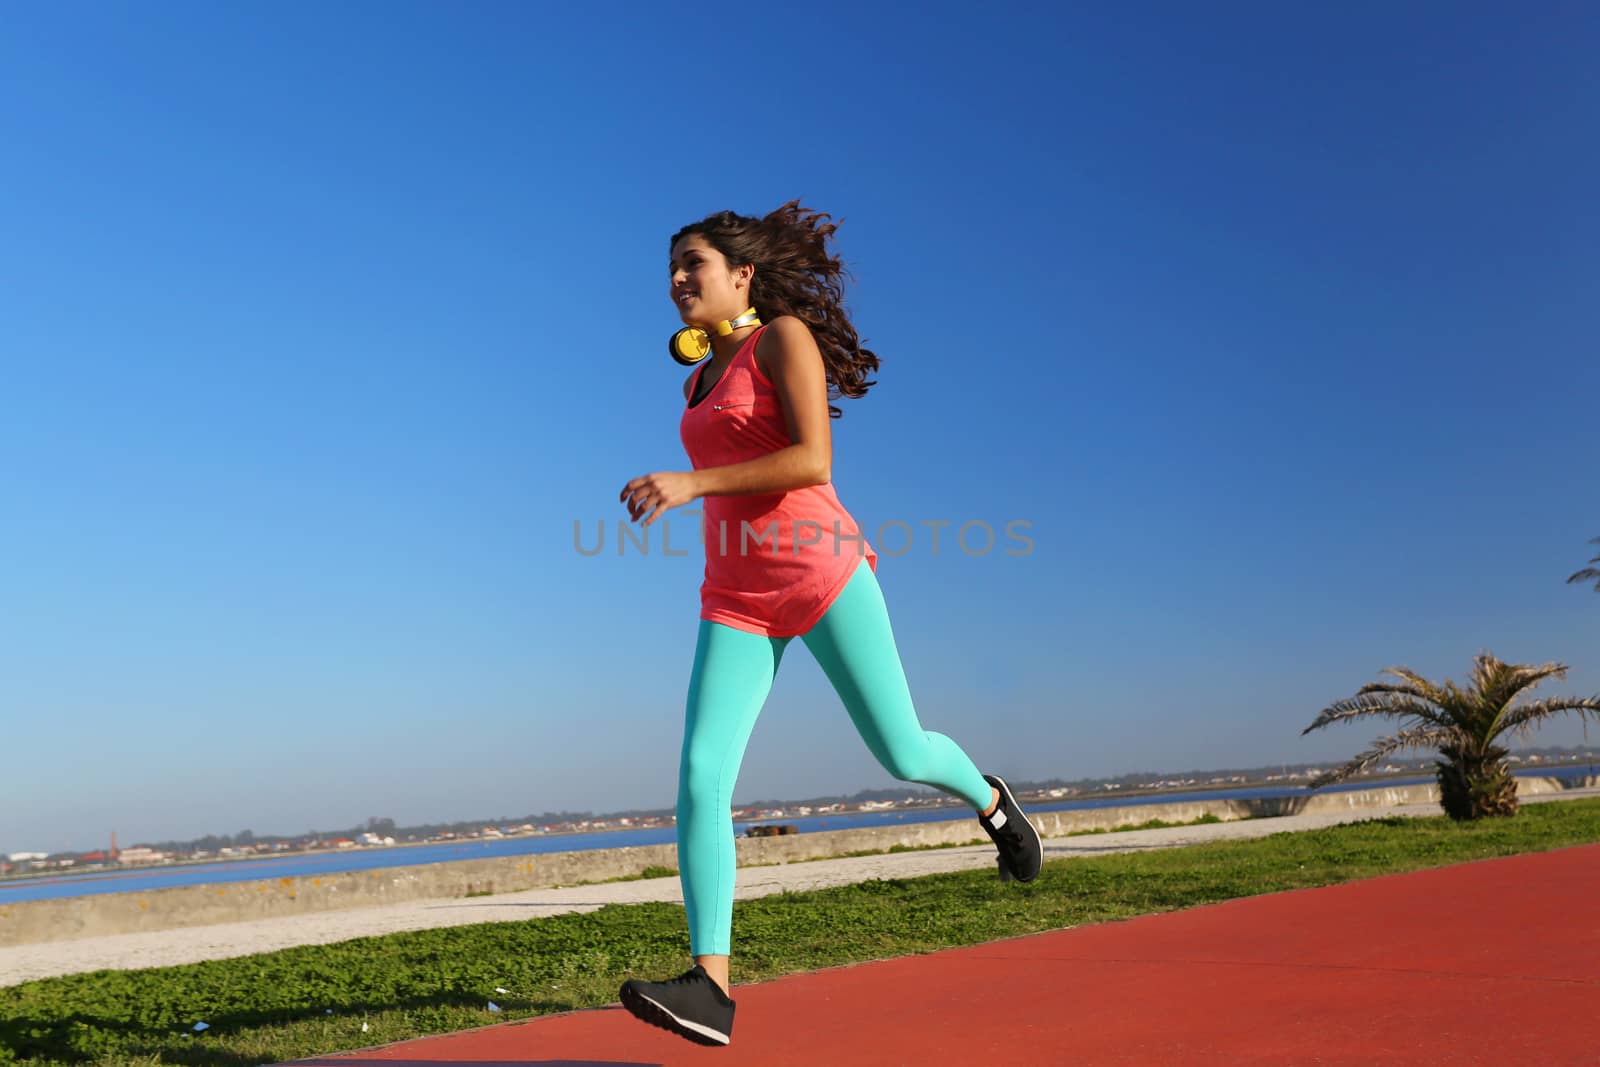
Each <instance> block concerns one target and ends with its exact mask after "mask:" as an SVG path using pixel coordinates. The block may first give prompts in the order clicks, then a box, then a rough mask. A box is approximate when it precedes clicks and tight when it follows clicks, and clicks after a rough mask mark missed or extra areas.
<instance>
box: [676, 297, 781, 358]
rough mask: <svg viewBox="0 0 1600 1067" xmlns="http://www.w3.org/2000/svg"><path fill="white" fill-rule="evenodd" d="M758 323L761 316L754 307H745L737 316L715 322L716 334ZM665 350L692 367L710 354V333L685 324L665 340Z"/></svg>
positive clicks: (720, 335) (727, 332)
mask: <svg viewBox="0 0 1600 1067" xmlns="http://www.w3.org/2000/svg"><path fill="white" fill-rule="evenodd" d="M760 325H761V316H759V315H757V314H756V309H755V308H746V309H745V310H744V311H743V312H742V313H740V314H739V315H738V316H736V317H734V318H731V319H723V320H722V321H721V322H719V323H717V327H716V329H717V336H718V337H726V336H728V335H729V334H731V333H732V332H733V331H734V330H740V329H743V328H744V327H746V326H760ZM667 351H668V352H670V353H672V358H673V359H675V360H677V361H678V362H679V363H681V364H683V365H684V366H685V367H692V366H694V365H695V364H696V363H699V362H700V361H701V360H702V359H705V358H706V357H707V356H709V355H710V354H711V335H710V334H708V333H706V331H704V330H702V329H701V328H700V327H698V326H685V327H684V328H683V329H681V330H679V331H678V332H677V333H675V334H673V335H672V338H671V339H670V340H669V341H667Z"/></svg>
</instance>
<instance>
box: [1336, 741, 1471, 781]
mask: <svg viewBox="0 0 1600 1067" xmlns="http://www.w3.org/2000/svg"><path fill="white" fill-rule="evenodd" d="M1461 739H1462V737H1461V731H1460V730H1458V729H1456V728H1455V727H1453V726H1452V727H1445V728H1440V727H1436V726H1418V727H1415V728H1413V729H1410V730H1401V731H1400V732H1399V733H1397V734H1394V735H1392V736H1390V737H1380V738H1378V740H1376V741H1374V742H1373V743H1372V747H1371V748H1369V749H1367V750H1366V751H1365V752H1362V753H1360V754H1359V755H1356V756H1352V757H1351V758H1350V759H1349V760H1348V761H1347V762H1345V763H1344V764H1342V765H1340V766H1338V767H1335V768H1334V769H1333V770H1331V771H1324V772H1323V773H1321V774H1319V775H1317V776H1316V777H1315V778H1313V779H1311V788H1312V789H1321V788H1322V787H1323V786H1325V785H1332V784H1333V783H1335V782H1342V781H1344V780H1345V779H1346V778H1348V777H1350V776H1351V775H1352V774H1360V773H1361V772H1362V771H1364V770H1366V769H1367V768H1368V767H1370V766H1372V765H1373V764H1374V763H1377V762H1378V761H1379V760H1381V759H1383V758H1385V757H1386V756H1389V755H1391V754H1393V753H1395V752H1399V751H1400V750H1401V749H1403V748H1439V747H1441V746H1443V745H1446V744H1449V743H1450V742H1452V741H1460V740H1461Z"/></svg>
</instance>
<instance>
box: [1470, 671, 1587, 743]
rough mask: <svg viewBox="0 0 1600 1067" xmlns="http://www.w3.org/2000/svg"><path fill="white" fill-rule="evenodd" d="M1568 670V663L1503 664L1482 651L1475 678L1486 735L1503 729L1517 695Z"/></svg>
mask: <svg viewBox="0 0 1600 1067" xmlns="http://www.w3.org/2000/svg"><path fill="white" fill-rule="evenodd" d="M1566 673H1567V665H1566V664H1565V663H1541V664H1538V665H1537V666H1535V665H1534V664H1531V663H1503V662H1501V661H1500V660H1499V659H1496V658H1495V657H1494V656H1493V655H1491V654H1489V653H1487V652H1484V653H1480V654H1479V655H1478V657H1477V658H1476V659H1475V660H1474V661H1473V667H1472V681H1473V685H1474V686H1475V687H1476V689H1477V693H1476V704H1477V706H1478V710H1479V713H1480V714H1481V715H1482V720H1481V721H1482V725H1483V731H1484V736H1485V737H1493V736H1494V735H1495V734H1497V733H1499V732H1500V731H1501V730H1502V729H1503V728H1504V727H1503V726H1502V725H1501V724H1502V722H1503V721H1504V720H1505V717H1506V716H1507V715H1509V714H1510V713H1511V709H1512V707H1513V705H1514V702H1515V701H1516V699H1517V694H1519V693H1521V692H1522V691H1523V690H1525V689H1532V688H1533V687H1534V686H1536V685H1538V684H1539V683H1540V682H1542V681H1544V680H1545V679H1546V678H1561V677H1565V675H1566Z"/></svg>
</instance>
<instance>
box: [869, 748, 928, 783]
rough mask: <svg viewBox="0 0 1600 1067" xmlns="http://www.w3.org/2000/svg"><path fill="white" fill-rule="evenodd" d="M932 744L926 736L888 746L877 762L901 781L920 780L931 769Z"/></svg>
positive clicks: (922, 779)
mask: <svg viewBox="0 0 1600 1067" xmlns="http://www.w3.org/2000/svg"><path fill="white" fill-rule="evenodd" d="M931 748H932V746H931V745H929V744H928V740H927V738H926V737H922V738H918V739H917V740H915V741H902V742H900V743H899V744H894V745H890V746H888V748H887V749H886V750H885V751H884V753H883V755H882V757H880V759H879V762H880V763H882V764H883V769H884V770H886V771H888V772H889V773H890V774H892V775H894V776H895V777H896V778H898V779H899V780H900V781H902V782H921V781H924V780H926V779H927V777H928V774H929V772H930V771H931V770H932V762H933V760H932V756H933V753H932V751H931Z"/></svg>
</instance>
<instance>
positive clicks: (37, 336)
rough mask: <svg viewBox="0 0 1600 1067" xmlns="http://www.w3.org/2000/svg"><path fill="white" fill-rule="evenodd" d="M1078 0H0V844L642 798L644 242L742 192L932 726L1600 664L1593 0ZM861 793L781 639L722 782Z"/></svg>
mask: <svg viewBox="0 0 1600 1067" xmlns="http://www.w3.org/2000/svg"><path fill="white" fill-rule="evenodd" d="M1123 7H1126V5H1123V6H1121V7H1119V6H1117V5H1112V8H1113V9H1106V8H1105V7H1104V5H1101V7H1100V9H1099V10H1093V11H1079V12H1076V13H1073V12H1066V13H1063V12H1062V11H1060V10H1059V9H1057V8H1055V7H1053V6H1052V7H1044V6H1041V7H1038V8H1035V9H1032V10H1025V9H1017V8H1012V9H1010V11H1009V13H1005V14H992V13H986V12H984V11H983V10H982V9H981V8H980V7H975V6H973V5H970V4H961V5H943V6H938V7H934V8H926V9H924V8H919V13H918V14H916V15H914V16H911V17H907V16H906V15H905V13H904V12H900V11H899V9H893V10H891V9H890V8H888V7H881V6H875V5H870V4H858V3H857V4H841V5H836V6H828V5H816V6H812V7H807V8H805V9H803V10H802V9H784V10H783V12H782V13H768V12H766V11H764V10H763V9H762V8H761V7H760V6H759V5H744V4H740V5H731V6H727V7H721V8H708V6H707V5H703V4H702V5H691V6H690V7H689V8H687V9H685V8H683V7H673V6H663V5H659V4H655V5H645V4H628V5H620V6H616V7H612V8H610V9H603V8H601V9H594V10H592V11H588V10H579V8H578V6H576V5H559V6H557V5H526V4H510V3H506V4H491V3H481V4H473V5H466V6H462V5H446V4H430V5H414V4H394V3H384V4H377V3H360V4H341V5H338V7H337V10H334V9H328V8H325V7H315V6H291V7H283V6H274V5H249V6H241V5H225V6H224V7H221V8H219V7H218V6H216V5H202V4H177V3H174V4H162V5H159V6H158V7H154V8H152V7H150V6H149V5H135V4H95V5H76V6H70V7H66V8H60V7H50V6H48V5H32V6H31V7H28V8H24V9H16V10H13V11H12V12H11V14H10V17H9V18H8V20H7V28H6V32H5V34H4V35H3V37H0V146H3V147H0V188H3V191H4V195H3V196H0V325H3V330H0V369H3V378H0V381H3V386H0V397H3V404H4V409H3V418H0V519H3V521H0V560H3V561H4V562H3V563H0V718H3V727H4V728H3V740H0V767H3V771H0V851H12V850H17V849H35V848H37V849H63V848H73V847H77V848H83V847H90V846H94V845H97V844H99V843H101V842H103V841H104V840H105V839H106V837H107V835H109V833H110V832H111V831H112V830H116V831H117V832H118V834H119V839H120V840H121V842H122V843H124V844H129V843H132V842H134V841H136V840H139V839H150V838H168V837H186V836H192V835H198V834H202V833H206V832H226V833H232V832H236V831H238V830H241V829H244V828H250V829H252V830H254V831H255V832H257V833H296V832H303V831H305V830H306V829H308V828H312V827H318V828H323V827H337V826H348V825H350V824H352V823H354V822H358V821H361V820H364V819H365V818H366V817H368V816H389V817H392V818H394V819H396V820H398V821H399V822H401V823H402V824H404V823H410V822H420V821H428V820H442V819H460V818H468V817H475V816H484V815H519V814H524V813H527V812H534V811H543V810H554V809H568V810H594V811H602V810H615V809H619V808H622V807H627V806H652V807H665V806H668V805H670V804H671V803H672V800H673V796H674V790H675V779H676V766H677V746H678V741H679V737H680V731H681V725H682V723H681V716H682V704H683V693H684V689H685V686H686V683H687V679H688V671H689V666H690V659H691V655H692V651H693V644H694V637H695V628H696V619H697V614H698V584H699V577H700V569H701V565H702V560H701V558H700V557H699V556H698V554H697V550H696V546H695V545H694V544H693V542H692V539H691V538H692V527H691V525H690V523H689V521H688V519H687V518H684V517H681V516H680V518H679V519H678V522H677V527H676V538H675V540H676V544H675V546H674V547H675V548H678V547H683V546H685V545H687V546H688V547H689V548H690V549H691V551H690V553H689V554H688V555H687V556H685V557H672V558H668V557H665V556H663V555H662V553H661V546H660V542H659V539H657V540H656V541H655V542H653V544H652V546H651V547H652V551H651V553H650V554H648V555H644V554H641V553H639V552H637V551H630V552H629V553H628V554H627V555H625V556H623V557H620V558H619V557H618V556H617V555H616V553H615V544H616V533H617V522H618V520H619V519H624V518H625V514H626V513H625V511H624V510H623V508H622V507H621V506H620V505H619V504H618V503H617V493H618V490H619V489H620V487H621V485H622V483H623V482H624V481H626V480H627V479H628V478H630V477H633V476H635V475H638V474H642V473H646V472H648V471H652V470H660V469H684V468H685V467H686V465H687V460H686V459H685V457H684V455H683V452H682V448H681V445H680V443H679V441H678V436H677V424H678V415H679V411H680V409H681V404H682V401H681V396H680V394H679V384H680V382H681V380H682V376H683V372H682V371H681V370H680V369H679V368H678V367H677V366H676V365H675V364H673V363H672V362H671V361H670V360H669V359H668V358H667V355H666V353H665V351H664V343H663V342H664V340H665V338H666V336H667V334H668V333H669V332H670V331H671V330H672V329H674V328H675V327H676V326H677V319H676V315H675V313H674V311H673V308H672V307H671V305H670V304H669V302H668V300H667V297H666V274H665V263H666V253H667V239H668V237H669V235H670V234H671V233H672V232H673V231H674V230H676V229H677V228H678V227H679V226H680V225H682V224H683V223H685V222H688V221H690V220H693V219H696V218H699V217H701V216H702V215H705V214H707V213H709V212H711V211H714V210H719V209H722V208H733V209H736V210H739V211H741V212H744V213H751V214H758V213H763V212H765V211H767V210H770V209H771V208H773V207H775V206H777V205H778V204H779V203H781V202H783V201H784V200H787V199H790V198H793V197H801V198H803V199H804V201H805V202H806V203H807V204H810V205H813V206H816V207H818V208H821V209H823V210H827V211H829V212H832V213H833V214H834V215H835V216H837V217H842V218H843V219H844V223H843V227H842V229H841V231H840V246H839V247H840V250H841V252H842V254H843V255H844V257H845V259H846V262H847V263H848V264H849V265H850V266H851V267H852V269H853V272H854V275H855V279H856V280H855V284H854V286H853V287H852V288H851V289H850V291H849V300H850V306H851V308H852V310H853V313H854V315H855V318H856V322H857V325H858V326H859V328H860V330H861V332H862V334H863V335H864V336H865V337H866V339H867V341H868V343H869V344H870V345H871V346H872V347H873V348H875V349H876V350H877V351H878V352H879V353H880V355H881V356H882V359H883V365H882V369H881V373H880V376H879V384H878V386H877V387H876V388H875V389H874V390H873V391H872V392H871V394H870V395H869V396H868V397H867V398H866V399H865V400H862V401H859V402H847V403H846V404H845V405H844V406H845V410H846V413H845V417H844V418H843V420H842V421H840V422H838V423H836V424H835V458H834V464H833V472H834V481H835V485H836V486H837V489H838V491H839V494H840V496H841V498H842V500H843V501H844V503H845V505H846V506H847V507H848V508H850V509H851V510H852V511H853V512H854V514H855V515H856V516H857V517H858V519H859V520H860V521H861V522H862V524H863V525H864V526H865V527H866V528H867V529H868V530H869V531H874V530H876V529H877V528H879V527H880V526H881V525H882V524H884V523H886V522H891V521H895V520H898V521H902V522H906V523H909V524H911V525H912V527H913V530H914V532H915V536H914V537H913V539H912V542H911V545H910V547H909V548H908V549H907V550H906V551H905V552H904V554H902V555H900V556H898V557H889V556H885V558H884V559H883V561H882V566H881V567H880V571H879V575H880V579H881V582H882V584H883V586H884V589H885V592H886V595H887V597H888V599H889V604H890V609H891V612H892V613H893V617H894V621H895V626H896V632H897V636H898V638H899V641H900V649H901V655H902V658H903V660H904V663H905V666H906V669H907V672H908V676H909V678H910V681H911V686H912V691H913V693H914V694H915V695H916V697H917V699H918V702H919V708H920V711H921V714H922V717H923V720H924V723H925V725H927V726H928V727H929V728H931V729H936V730H940V731H942V732H945V733H948V734H950V735H952V736H954V737H955V738H956V739H957V740H958V741H959V742H960V743H961V744H962V745H963V746H964V747H966V748H967V750H968V751H969V752H970V753H971V754H972V755H973V756H974V758H975V759H976V760H977V762H978V763H979V764H980V765H981V766H982V767H983V768H984V769H986V770H993V771H996V772H1000V773H1003V774H1006V775H1008V776H1010V777H1013V778H1024V779H1026V778H1044V777H1053V776H1063V777H1078V776H1086V775H1098V774H1112V773H1120V772H1124V771H1128V770H1135V769H1152V770H1179V769H1185V768H1204V767H1214V766H1221V765H1243V764H1259V763H1266V762H1272V761H1280V760H1290V761H1292V760H1331V759H1333V758H1335V757H1340V756H1344V755H1348V754H1350V753H1352V752H1354V751H1356V750H1358V749H1359V748H1361V747H1363V746H1364V744H1365V743H1366V742H1367V741H1368V740H1369V739H1370V738H1371V737H1373V736H1375V735H1376V733H1377V732H1378V730H1379V729H1380V727H1368V726H1361V727H1355V728H1351V729H1348V730H1346V731H1344V732H1339V731H1328V732H1325V733H1324V734H1321V735H1316V736H1313V737H1312V738H1304V739H1303V738H1300V737H1299V736H1298V733H1299V730H1300V729H1301V728H1302V727H1303V726H1304V725H1306V724H1307V723H1308V722H1309V721H1310V720H1311V718H1312V717H1313V716H1314V715H1315V713H1316V712H1317V711H1318V710H1319V709H1320V708H1322V707H1323V706H1324V705H1325V704H1327V703H1328V702H1330V701H1332V700H1335V699H1339V698H1341V697H1344V696H1348V695H1349V694H1351V693H1352V692H1354V691H1355V689H1357V688H1358V687H1359V686H1360V685H1362V684H1364V683H1365V682H1368V681H1371V680H1375V678H1376V677H1377V672H1378V671H1379V670H1380V669H1381V668H1383V667H1385V666H1387V665H1390V664H1396V663H1399V664H1406V665H1409V666H1411V667H1413V668H1415V669H1417V670H1420V671H1422V672H1424V673H1426V674H1428V675H1431V676H1434V677H1438V678H1442V677H1447V676H1448V677H1456V678H1460V677H1462V676H1464V675H1465V674H1466V672H1467V670H1468V668H1469V666H1470V663H1471V658H1472V656H1473V654H1474V653H1476V652H1478V651H1479V650H1481V649H1489V650H1492V651H1493V652H1495V653H1496V654H1498V655H1500V656H1501V657H1502V658H1505V659H1509V660H1514V661H1522V662H1528V661H1539V662H1542V661H1545V660H1559V661H1562V662H1565V663H1568V664H1570V665H1571V666H1572V671H1571V674H1570V675H1569V677H1568V679H1567V680H1566V682H1564V683H1561V682H1557V683H1551V684H1548V685H1547V686H1546V687H1545V688H1544V689H1543V690H1541V692H1549V693H1552V694H1554V693H1580V694H1585V695H1587V694H1592V693H1595V692H1600V595H1596V594H1595V593H1594V592H1592V591H1588V590H1580V589H1578V588H1576V587H1573V586H1567V585H1565V584H1564V579H1565V577H1566V576H1567V575H1568V574H1569V573H1571V572H1572V571H1574V570H1576V569H1578V568H1579V567H1580V566H1582V565H1583V564H1584V562H1585V561H1586V560H1587V559H1588V557H1589V556H1590V555H1591V554H1592V553H1593V549H1591V548H1590V547H1589V546H1588V545H1587V544H1586V542H1587V540H1588V539H1589V538H1590V537H1594V536H1596V535H1600V499H1597V496H1596V492H1595V490H1596V480H1597V473H1600V463H1597V460H1600V444H1597V439H1596V435H1595V399H1596V397H1597V396H1600V359H1597V358H1596V357H1597V353H1596V339H1597V337H1600V255H1597V251H1596V250H1597V249H1600V207H1597V203H1600V202H1597V199H1596V197H1595V195H1594V191H1595V189H1596V188H1600V143H1597V140H1596V138H1595V136H1594V133H1595V130H1596V129H1600V75H1597V68H1596V65H1595V63H1594V57H1595V55H1596V54H1600V16H1597V15H1596V13H1595V9H1594V7H1592V6H1590V5H1584V4H1576V3H1574V4H1558V3H1546V4H1537V5H1533V6H1532V7H1522V8H1517V9H1515V10H1513V9H1512V8H1510V7H1508V6H1506V5H1470V4H1458V3H1443V4H1405V5H1391V4H1352V5H1338V6H1337V8H1329V9H1326V10H1321V11H1314V10H1308V9H1307V8H1306V7H1305V6H1304V5H1290V6H1288V7H1285V6H1284V5H1279V4H1267V3H1262V4H1218V5H1205V6H1203V7H1200V6H1195V5H1188V4H1171V5H1156V4H1151V5H1137V8H1138V9H1137V10H1123V9H1122V8H1123ZM932 520H948V521H950V522H952V523H954V524H957V525H959V524H961V523H965V522H981V523H988V524H989V525H990V526H991V527H993V528H994V529H995V530H996V531H997V532H998V533H999V534H1000V537H999V540H998V541H997V544H996V546H995V548H994V550H993V551H991V552H990V553H989V554H987V555H983V556H978V555H966V554H964V553H963V552H961V551H960V550H959V549H956V548H954V547H953V542H952V541H951V537H952V535H953V533H954V530H955V527H954V526H952V527H949V528H947V529H946V530H945V531H944V533H943V539H942V542H941V545H940V551H939V552H938V553H937V554H935V553H934V552H933V550H932V544H931V532H932V531H931V529H930V528H929V527H927V526H923V525H921V524H922V523H924V522H926V521H932ZM575 521H582V522H584V523H585V524H586V527H587V528H588V529H589V530H590V531H591V533H590V535H589V536H590V537H592V536H593V534H592V531H593V528H594V525H595V524H596V523H599V522H602V521H603V522H604V523H606V524H607V527H608V535H607V538H608V539H607V542H606V545H607V551H606V552H605V553H603V554H601V555H599V556H595V557H592V558H591V557H585V556H582V555H580V554H579V553H578V552H577V551H576V550H575V548H574V541H573V524H574V522H575ZM1011 521H1022V522H1027V523H1030V524H1031V526H1030V527H1029V529H1028V531H1027V532H1028V535H1029V536H1030V537H1031V539H1032V543H1033V550H1032V552H1031V553H1029V554H1028V555H1025V556H1010V555H1007V554H1006V553H1005V551H1004V550H1005V548H1006V547H1007V545H1008V544H1010V543H1011V542H1008V541H1007V540H1006V539H1005V537H1004V533H1003V528H1004V526H1005V524H1006V523H1008V522H1011ZM658 531H659V527H658ZM978 532H980V528H977V527H974V529H973V531H972V532H971V533H969V538H972V540H971V541H969V543H970V544H973V545H977V544H978V541H977V540H976V538H977V534H978ZM894 536H895V538H897V539H898V538H899V537H900V536H902V535H901V534H896V535H894ZM890 547H895V546H894V545H891V546H890ZM1538 740H1539V742H1540V743H1575V742H1578V741H1581V740H1582V734H1581V732H1580V730H1579V728H1578V724H1577V723H1576V722H1572V723H1570V724H1564V725H1561V726H1556V727H1552V728H1549V729H1547V730H1545V731H1544V732H1543V733H1542V734H1541V735H1539V738H1538ZM1596 740H1597V741H1600V733H1597V736H1596ZM891 781H892V779H890V778H889V777H888V775H887V774H886V773H885V772H883V771H882V770H881V769H879V768H878V767H877V765H876V764H875V763H874V762H873V761H872V759H871V757H870V756H869V755H868V753H867V752H866V749H865V747H864V746H863V745H862V744H861V742H860V741H859V739H858V738H857V737H856V735H855V734H854V732H853V731H852V729H851V727H850V725H849V721H848V719H847V718H846V716H845V714H844V712H843V710H842V709H841V708H840V706H839V705H838V703H837V701H836V699H835V698H834V697H833V695H832V693H831V691H830V690H829V689H828V688H827V684H826V681H825V680H824V679H823V677H822V675H821V673H820V671H819V670H818V669H817V668H816V666H815V664H814V663H813V661H812V660H811V659H810V657H809V654H807V653H806V652H805V650H804V648H803V647H801V646H800V645H798V644H796V645H795V646H794V648H793V649H792V650H791V653H790V655H789V657H788V658H787V660H786V661H785V663H784V666H783V670H782V673H781V674H780V676H779V679H778V685H777V688H776V690H775V692H774V693H773V695H772V697H771V699H770V701H769V703H768V705H767V709H766V712H765V714H764V716H763V719H762V721H761V723H760V724H759V726H758V727H757V730H756V733H755V737H754V739H753V741H752V743H751V746H750V749H749V753H748V756H747V758H746V761H745V764H744V770H743V774H742V776H741V778H740V782H739V786H738V789H737V792H736V794H735V795H736V798H737V799H740V800H750V799H757V798H762V797H783V796H804V795H812V794H818V793H824V792H831V791H843V792H853V791H855V790H857V789H861V788H866V787H876V786H881V785H886V784H888V783H889V782H891Z"/></svg>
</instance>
